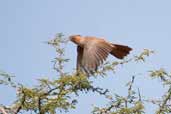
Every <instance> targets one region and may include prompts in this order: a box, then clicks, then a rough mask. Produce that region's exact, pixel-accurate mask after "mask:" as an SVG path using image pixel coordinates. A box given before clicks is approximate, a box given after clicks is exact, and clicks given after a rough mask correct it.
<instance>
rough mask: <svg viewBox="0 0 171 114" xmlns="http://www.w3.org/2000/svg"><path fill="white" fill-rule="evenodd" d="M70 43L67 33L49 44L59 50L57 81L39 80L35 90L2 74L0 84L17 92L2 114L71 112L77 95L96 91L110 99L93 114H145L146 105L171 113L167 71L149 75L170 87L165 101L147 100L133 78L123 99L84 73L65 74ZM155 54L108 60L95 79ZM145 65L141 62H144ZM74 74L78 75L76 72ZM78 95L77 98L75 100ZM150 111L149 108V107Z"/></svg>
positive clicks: (158, 113) (0, 108)
mask: <svg viewBox="0 0 171 114" xmlns="http://www.w3.org/2000/svg"><path fill="white" fill-rule="evenodd" d="M67 43H68V41H67V40H66V39H64V36H63V34H61V33H60V34H57V35H56V37H55V38H54V39H52V40H50V41H48V42H47V44H49V45H51V46H52V47H54V48H55V51H56V55H57V56H56V57H55V58H54V60H53V70H55V71H56V74H57V76H56V79H54V80H49V79H39V80H38V84H37V85H35V86H33V87H26V86H24V85H23V84H19V83H17V82H14V81H13V78H14V77H13V76H11V75H10V74H9V73H6V72H0V85H7V86H10V87H11V88H14V89H15V90H16V96H17V98H16V100H15V101H14V102H13V104H11V105H10V106H4V105H3V104H1V106H0V113H2V114H18V113H24V112H30V113H31V112H32V113H36V114H48V113H49V114H56V113H57V111H58V112H59V111H69V110H70V109H75V107H76V104H77V102H79V101H78V100H77V96H78V95H80V94H82V92H84V93H89V92H94V94H100V95H103V96H105V97H106V99H108V100H109V103H108V104H107V105H106V107H94V110H93V111H92V113H93V114H144V113H145V112H144V108H145V107H146V106H145V105H144V103H152V104H153V105H157V106H158V108H157V109H156V114H169V113H171V102H170V99H171V86H170V85H171V74H169V73H167V72H166V71H165V70H164V69H159V70H153V71H150V72H149V76H150V77H151V78H152V79H154V78H159V79H160V80H161V84H163V85H165V86H168V91H167V92H166V93H164V94H163V96H161V99H152V100H149V99H144V98H142V97H141V92H140V89H139V88H138V90H134V89H133V86H134V82H135V78H137V77H136V76H132V78H131V80H130V81H128V83H127V84H126V85H127V88H128V89H127V90H128V91H127V93H128V94H127V96H121V95H119V93H115V94H114V95H112V94H110V91H109V90H108V89H105V88H103V87H95V86H94V85H93V82H92V81H90V79H89V78H88V77H87V76H85V75H84V74H82V73H76V71H72V72H71V73H67V72H65V70H64V69H65V66H64V64H67V63H68V61H69V59H68V58H67V57H66V54H65V48H64V45H67ZM152 53H153V51H150V50H147V49H144V50H143V52H142V53H140V54H139V55H137V56H134V57H132V58H127V59H124V60H121V61H114V62H112V61H110V62H109V61H107V62H105V63H104V64H103V65H101V67H100V68H99V70H98V71H97V72H96V73H95V75H94V77H96V78H98V77H99V76H103V77H104V78H107V74H108V72H110V71H112V72H113V73H115V68H116V67H118V66H119V65H123V64H128V63H130V62H136V63H140V61H141V62H142V61H144V60H145V58H146V57H148V56H149V55H151V54H152ZM140 64H141V63H140ZM73 72H74V73H73ZM73 95H75V96H76V97H73ZM146 108H148V107H146Z"/></svg>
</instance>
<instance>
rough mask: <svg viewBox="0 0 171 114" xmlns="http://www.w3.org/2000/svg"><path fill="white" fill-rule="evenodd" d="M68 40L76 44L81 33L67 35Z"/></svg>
mask: <svg viewBox="0 0 171 114" xmlns="http://www.w3.org/2000/svg"><path fill="white" fill-rule="evenodd" d="M69 39H70V41H72V42H74V43H76V44H79V41H80V39H81V35H71V36H70V37H69Z"/></svg>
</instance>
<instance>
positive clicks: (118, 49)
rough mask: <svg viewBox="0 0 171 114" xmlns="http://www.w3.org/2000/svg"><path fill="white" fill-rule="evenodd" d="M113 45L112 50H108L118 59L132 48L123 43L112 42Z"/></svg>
mask: <svg viewBox="0 0 171 114" xmlns="http://www.w3.org/2000/svg"><path fill="white" fill-rule="evenodd" d="M112 45H113V46H114V48H113V50H112V51H111V52H110V54H112V55H113V56H115V57H116V58H118V59H123V58H124V57H125V56H127V55H128V54H129V52H130V51H131V50H132V48H130V47H128V46H124V45H118V44H112Z"/></svg>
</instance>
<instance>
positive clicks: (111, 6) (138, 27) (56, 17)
mask: <svg viewBox="0 0 171 114" xmlns="http://www.w3.org/2000/svg"><path fill="white" fill-rule="evenodd" d="M170 6H171V1H170V0H1V1H0V69H1V70H4V71H7V72H10V73H12V74H14V75H15V76H16V78H15V80H16V81H17V82H21V83H25V84H26V85H28V86H32V85H34V84H36V82H37V81H36V79H38V78H42V77H49V78H53V77H54V75H55V74H54V73H55V72H54V71H52V63H51V60H52V59H53V58H54V57H55V51H54V50H53V48H51V47H50V46H48V45H46V44H44V43H43V42H44V41H48V40H49V39H52V38H53V36H54V35H55V34H56V33H59V32H63V33H64V34H65V35H66V36H68V35H71V34H81V35H88V36H97V37H104V38H105V39H107V40H109V41H111V42H114V43H121V44H127V45H129V46H131V47H132V48H133V49H134V51H133V52H132V53H131V55H130V57H131V56H133V55H135V54H137V53H138V52H140V51H141V50H143V49H144V48H148V49H152V50H155V51H156V54H155V55H153V56H152V57H150V58H149V59H147V63H145V64H144V63H142V64H139V65H137V64H135V63H131V64H129V65H125V66H123V67H121V69H120V70H118V72H117V73H116V74H114V75H113V74H110V76H109V77H106V78H97V79H94V83H95V84H96V85H100V86H104V87H106V88H111V90H113V92H118V93H119V94H121V95H125V94H126V92H125V90H126V88H125V85H124V84H125V83H126V82H127V81H128V80H129V79H131V75H133V74H134V73H135V72H136V73H145V72H146V71H148V70H151V69H157V68H160V67H164V68H166V69H167V70H170V69H171V62H170V58H171V53H170V49H171V39H170V38H171V32H170V31H171V7H170ZM67 52H68V53H69V54H68V56H69V57H70V59H71V62H70V63H69V66H68V68H67V69H72V68H74V67H75V62H76V56H75V54H76V51H75V45H74V44H72V43H69V44H68V45H67ZM113 60H116V59H115V58H113ZM128 73H129V75H128ZM52 75H53V76H52ZM135 87H140V90H141V91H142V92H144V96H147V97H152V96H154V97H156V98H157V97H159V96H161V95H162V92H163V91H164V89H162V86H160V84H159V80H152V81H151V80H149V78H147V75H143V76H141V77H139V78H137V82H136V84H135ZM0 92H1V95H0V104H1V103H4V104H10V103H11V101H12V100H14V99H15V95H14V94H13V92H14V91H13V90H11V89H10V88H5V89H4V87H0ZM79 100H80V102H79V103H78V105H77V109H76V110H72V111H70V112H69V113H68V114H75V113H77V114H80V113H81V114H89V113H90V112H91V109H92V104H95V105H99V106H101V105H103V103H104V102H105V99H104V98H103V97H100V96H97V97H96V95H93V94H92V93H91V94H83V95H80V97H79ZM149 106H150V105H149ZM146 110H147V111H148V112H150V113H152V112H153V111H154V108H153V107H150V108H147V109H146Z"/></svg>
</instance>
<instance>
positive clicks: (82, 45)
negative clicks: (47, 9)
mask: <svg viewBox="0 0 171 114" xmlns="http://www.w3.org/2000/svg"><path fill="white" fill-rule="evenodd" d="M69 38H70V40H71V41H72V42H74V43H75V44H76V45H77V71H83V72H85V73H86V74H87V75H88V76H89V74H94V72H95V71H97V69H98V66H100V65H101V64H102V63H103V62H104V61H105V60H106V58H107V56H108V55H109V54H111V55H113V56H115V57H116V58H118V59H123V58H124V57H125V56H126V55H128V54H129V52H130V51H131V50H132V48H130V47H128V46H125V45H119V44H113V43H110V42H107V41H105V40H104V39H102V38H96V37H91V36H86V37H82V36H81V35H72V36H70V37H69Z"/></svg>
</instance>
